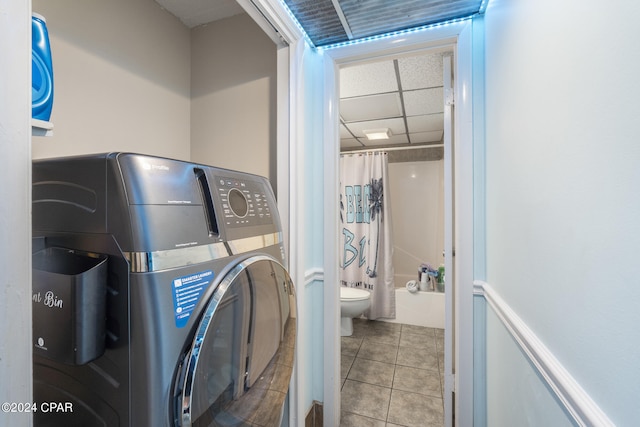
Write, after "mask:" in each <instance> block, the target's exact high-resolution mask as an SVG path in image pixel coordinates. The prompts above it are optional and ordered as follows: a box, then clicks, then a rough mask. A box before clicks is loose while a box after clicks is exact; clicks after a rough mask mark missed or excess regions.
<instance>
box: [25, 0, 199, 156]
mask: <svg viewBox="0 0 640 427" xmlns="http://www.w3.org/2000/svg"><path fill="white" fill-rule="evenodd" d="M33 11H34V12H37V13H40V14H41V15H44V17H45V18H46V19H47V27H48V29H49V36H50V39H51V49H52V57H53V70H54V71H53V72H54V84H55V87H54V91H55V93H54V103H53V112H52V116H51V121H52V122H53V123H54V134H53V137H50V138H36V139H34V141H33V158H43V157H55V156H65V155H77V154H85V153H96V152H107V151H133V152H141V153H146V154H154V155H161V156H166V157H174V158H178V159H185V160H188V159H189V157H190V147H189V140H190V122H189V115H190V110H189V107H190V106H189V104H190V92H189V91H190V69H191V64H190V49H189V47H190V33H189V30H188V29H187V28H186V27H185V26H184V25H183V24H181V23H180V21H179V20H178V19H177V18H175V17H174V16H172V15H170V14H169V13H168V12H166V11H165V10H162V9H161V8H160V6H159V5H158V4H157V3H156V2H155V1H153V0H136V1H127V0H113V1H99V0H86V1H81V2H78V1H73V0H55V1H47V0H33Z"/></svg>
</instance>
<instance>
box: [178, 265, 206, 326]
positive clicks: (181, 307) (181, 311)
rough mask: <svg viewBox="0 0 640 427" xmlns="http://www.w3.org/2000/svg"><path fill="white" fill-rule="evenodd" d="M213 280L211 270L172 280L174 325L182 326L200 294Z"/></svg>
mask: <svg viewBox="0 0 640 427" xmlns="http://www.w3.org/2000/svg"><path fill="white" fill-rule="evenodd" d="M211 280H213V271H211V270H208V271H203V272H200V273H195V274H190V275H188V276H183V277H178V278H177V279H174V280H173V283H172V285H171V287H172V289H173V314H174V315H175V318H176V326H177V327H178V328H183V327H184V326H185V325H186V324H187V322H188V321H189V317H190V316H191V312H192V311H193V309H194V308H195V307H196V304H197V303H198V300H199V299H200V296H201V295H202V293H203V292H204V290H205V289H206V288H207V286H208V285H209V283H210V282H211Z"/></svg>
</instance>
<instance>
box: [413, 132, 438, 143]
mask: <svg viewBox="0 0 640 427" xmlns="http://www.w3.org/2000/svg"><path fill="white" fill-rule="evenodd" d="M442 134H443V131H441V130H434V131H431V132H418V133H412V134H409V136H410V137H411V143H412V144H422V143H426V142H441V141H442Z"/></svg>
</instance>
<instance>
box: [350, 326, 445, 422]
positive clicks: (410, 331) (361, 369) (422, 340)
mask: <svg viewBox="0 0 640 427" xmlns="http://www.w3.org/2000/svg"><path fill="white" fill-rule="evenodd" d="M341 341H342V348H341V358H342V364H341V378H342V396H341V407H342V414H341V420H340V426H341V427H360V426H367V427H368V426H371V427H394V426H407V427H411V426H419V427H430V426H442V425H443V416H444V409H443V388H444V382H443V380H444V378H443V377H444V374H443V372H444V330H443V329H433V328H425V327H422V326H413V325H404V324H399V323H386V322H378V321H369V320H365V319H354V322H353V335H352V336H350V337H342V338H341Z"/></svg>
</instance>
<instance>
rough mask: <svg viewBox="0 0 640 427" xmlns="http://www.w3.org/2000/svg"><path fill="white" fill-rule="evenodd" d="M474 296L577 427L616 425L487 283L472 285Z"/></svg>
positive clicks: (478, 282)
mask: <svg viewBox="0 0 640 427" xmlns="http://www.w3.org/2000/svg"><path fill="white" fill-rule="evenodd" d="M473 288H474V295H478V296H483V297H484V298H485V300H486V301H487V303H488V304H489V306H490V307H491V308H492V309H493V311H494V312H495V314H496V315H497V316H498V318H499V319H500V321H501V322H502V324H503V325H504V326H505V327H506V328H507V330H508V331H509V333H510V334H511V336H512V337H513V339H514V340H515V341H516V342H517V343H518V346H519V347H520V349H521V350H522V351H523V352H524V354H526V356H527V358H528V359H529V361H530V362H531V364H532V365H533V366H534V367H535V368H536V370H537V371H538V373H539V374H540V376H541V377H542V378H543V379H544V381H545V382H546V383H547V385H548V386H549V388H550V389H551V390H552V391H553V392H554V394H555V395H556V396H557V398H558V400H559V402H561V404H562V405H563V406H564V408H565V409H566V410H567V413H568V414H570V416H571V417H572V418H573V420H574V421H575V422H576V424H577V425H579V426H605V427H606V426H612V427H613V426H615V424H614V423H613V422H612V421H611V420H610V419H609V418H608V417H607V415H606V414H605V413H604V412H603V411H602V410H601V409H600V407H599V406H598V405H597V404H596V403H595V402H594V401H593V399H591V397H590V396H589V395H588V394H587V392H585V391H584V389H583V388H582V387H580V384H578V382H577V381H576V380H575V379H574V378H573V377H572V376H571V374H570V373H569V371H568V370H567V369H566V368H565V367H564V366H563V365H562V364H561V363H560V361H558V359H556V358H555V356H554V355H553V353H551V351H550V350H549V349H548V348H547V347H546V346H545V345H544V344H543V343H542V341H540V339H539V338H538V337H537V336H536V335H535V334H534V333H533V331H532V330H531V329H529V327H528V326H527V324H526V323H525V322H524V321H523V320H522V319H521V318H520V317H519V316H518V315H517V314H516V312H515V311H514V310H513V309H512V308H511V307H510V306H509V305H508V304H507V303H506V302H505V301H504V300H503V299H502V297H501V296H500V295H499V294H498V292H496V290H495V289H493V288H492V287H491V285H489V284H488V283H486V282H482V281H475V282H474V283H473Z"/></svg>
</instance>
